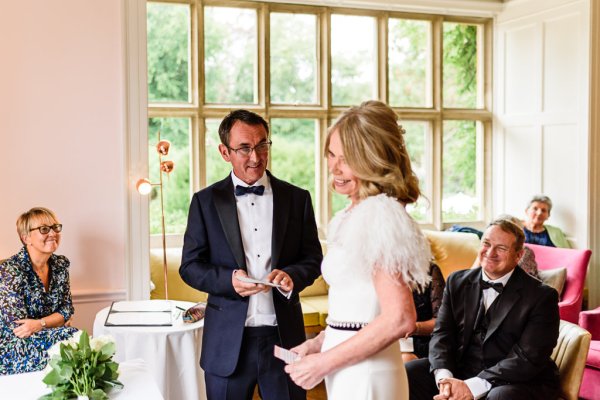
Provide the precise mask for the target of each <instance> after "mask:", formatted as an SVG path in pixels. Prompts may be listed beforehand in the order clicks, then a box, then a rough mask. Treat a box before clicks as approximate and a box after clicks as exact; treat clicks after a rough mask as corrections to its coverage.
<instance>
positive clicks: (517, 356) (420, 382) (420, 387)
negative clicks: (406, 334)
mask: <svg viewBox="0 0 600 400" xmlns="http://www.w3.org/2000/svg"><path fill="white" fill-rule="evenodd" d="M523 242H524V234H523V231H522V229H521V228H519V227H518V226H516V225H515V224H514V223H512V222H510V221H508V220H495V221H493V222H492V223H491V224H490V225H489V226H488V228H487V229H486V231H485V233H484V235H483V239H482V241H481V250H480V252H479V256H480V262H481V267H480V268H475V269H470V270H464V271H457V272H455V273H453V274H451V275H450V276H449V277H448V281H447V284H446V289H445V291H444V297H443V300H442V306H441V308H440V311H439V313H438V318H437V321H436V326H435V329H434V331H433V337H432V339H431V343H430V347H429V359H421V360H415V361H411V362H409V363H407V364H406V370H407V374H408V380H409V385H410V399H411V400H421V399H427V400H431V399H432V398H433V399H436V400H442V399H451V400H462V399H481V398H487V399H511V400H518V399H540V400H542V399H543V400H549V399H556V398H557V397H558V395H559V381H558V370H557V368H556V365H555V363H554V362H553V361H552V359H551V358H550V355H551V354H552V349H553V348H554V346H555V345H556V340H557V338H558V329H559V322H560V318H559V314H558V294H557V293H556V291H555V290H554V289H552V288H551V287H549V286H546V285H544V284H542V283H541V282H540V281H538V280H536V279H534V278H532V277H531V276H529V275H528V274H527V273H526V272H524V271H523V270H522V269H521V268H515V267H516V266H517V263H518V261H519V259H520V257H521V255H522V254H523ZM486 396H487V397H486Z"/></svg>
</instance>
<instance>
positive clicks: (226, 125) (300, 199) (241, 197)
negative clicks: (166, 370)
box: [179, 110, 323, 400]
mask: <svg viewBox="0 0 600 400" xmlns="http://www.w3.org/2000/svg"><path fill="white" fill-rule="evenodd" d="M268 132H269V131H268V125H267V122H266V121H265V120H264V119H263V118H262V117H260V116H259V115H257V114H255V113H253V112H250V111H246V110H236V111H233V112H231V113H230V114H229V115H227V117H225V119H224V120H223V121H222V122H221V125H220V126H219V136H220V138H221V144H220V145H219V152H220V153H221V156H222V157H223V159H224V160H225V161H227V162H229V163H230V164H231V165H232V167H233V171H232V173H231V174H230V175H229V176H227V177H226V178H225V179H223V180H222V181H220V182H217V183H215V184H214V185H212V186H209V187H207V188H206V189H204V190H201V191H199V192H198V193H196V194H195V195H194V197H193V198H192V202H191V205H190V211H189V216H188V224H187V229H186V232H185V236H184V243H183V254H182V260H181V267H180V268H179V274H180V275H181V277H182V278H183V280H184V281H185V282H186V283H187V284H188V285H190V286H192V287H193V288H195V289H198V290H201V291H204V292H207V293H208V303H207V308H206V316H205V320H204V333H203V339H202V355H201V359H200V365H201V366H202V369H204V372H205V374H204V377H205V381H206V392H207V396H208V399H209V400H226V399H232V400H233V399H235V400H237V399H252V394H253V392H254V388H255V386H256V385H257V384H258V387H259V391H260V394H261V397H262V398H263V399H266V400H280V399H305V398H306V393H305V392H304V391H303V390H302V389H301V388H299V387H298V386H296V385H294V384H293V383H292V382H291V380H289V378H288V375H287V374H286V373H285V371H284V370H283V368H284V364H283V362H282V361H280V360H277V359H275V358H274V356H273V346H274V345H279V346H283V347H285V348H290V347H294V346H297V345H299V344H300V343H302V342H304V340H305V339H306V337H305V334H304V323H303V318H302V308H301V307H300V301H299V298H298V293H299V292H300V291H301V290H302V289H304V288H305V287H306V286H308V285H310V284H312V283H313V281H314V280H315V278H317V277H318V276H319V274H320V264H321V260H322V258H323V254H322V251H321V245H320V243H319V239H318V237H317V226H316V223H315V217H314V212H313V207H312V203H311V199H310V194H309V193H308V192H307V191H306V190H303V189H300V188H297V187H295V186H292V185H290V184H289V183H286V182H284V181H280V180H279V179H277V178H275V177H274V176H273V175H271V174H270V173H269V172H268V171H266V167H267V162H268V157H269V149H270V145H271V141H270V140H269V136H268ZM248 277H250V278H255V279H259V280H265V281H269V282H272V283H274V284H278V285H280V287H279V288H273V289H272V288H271V287H270V286H267V285H263V284H256V283H250V282H244V281H242V280H241V279H245V278H248Z"/></svg>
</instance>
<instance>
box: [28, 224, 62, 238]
mask: <svg viewBox="0 0 600 400" xmlns="http://www.w3.org/2000/svg"><path fill="white" fill-rule="evenodd" d="M36 229H39V231H40V233H41V234H42V235H47V234H48V233H50V229H52V230H53V231H54V232H56V233H59V232H60V231H62V224H54V225H51V226H48V225H40V226H38V227H37V228H31V229H30V230H29V232H31V231H35V230H36Z"/></svg>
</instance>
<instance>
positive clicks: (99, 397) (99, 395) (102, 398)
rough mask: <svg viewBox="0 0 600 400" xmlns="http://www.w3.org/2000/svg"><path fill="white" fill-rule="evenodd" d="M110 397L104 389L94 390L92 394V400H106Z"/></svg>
mask: <svg viewBox="0 0 600 400" xmlns="http://www.w3.org/2000/svg"><path fill="white" fill-rule="evenodd" d="M106 399H108V395H107V394H106V393H105V392H104V391H103V390H102V389H94V390H92V393H90V400H106Z"/></svg>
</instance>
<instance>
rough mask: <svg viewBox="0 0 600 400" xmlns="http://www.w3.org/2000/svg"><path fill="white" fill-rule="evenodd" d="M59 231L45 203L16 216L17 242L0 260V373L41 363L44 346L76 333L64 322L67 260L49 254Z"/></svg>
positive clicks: (68, 303)
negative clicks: (13, 250)
mask: <svg viewBox="0 0 600 400" xmlns="http://www.w3.org/2000/svg"><path fill="white" fill-rule="evenodd" d="M61 231H62V225H61V224H60V223H59V221H58V219H57V218H56V215H54V213H53V212H52V211H50V210H48V209H47V208H42V207H36V208H32V209H31V210H29V211H27V212H25V213H23V214H22V215H21V216H20V217H19V219H17V233H18V234H19V238H20V239H21V242H22V243H23V247H22V248H21V250H20V251H19V252H18V253H17V254H15V255H14V256H12V257H11V258H9V259H8V260H5V261H4V262H3V263H2V264H0V348H1V349H2V352H1V353H0V375H7V374H16V373H22V372H30V371H36V370H40V369H42V368H44V367H45V366H46V364H47V362H48V354H47V350H48V348H50V346H52V345H53V344H54V343H56V342H59V341H61V340H64V339H68V338H69V337H71V336H72V335H73V334H74V333H75V332H77V329H76V328H71V327H70V322H69V320H70V318H71V316H72V315H73V302H72V300H71V289H70V285H69V269H68V268H69V260H67V258H66V257H65V256H59V255H56V254H54V252H55V251H56V249H57V248H58V245H59V244H60V232H61Z"/></svg>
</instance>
